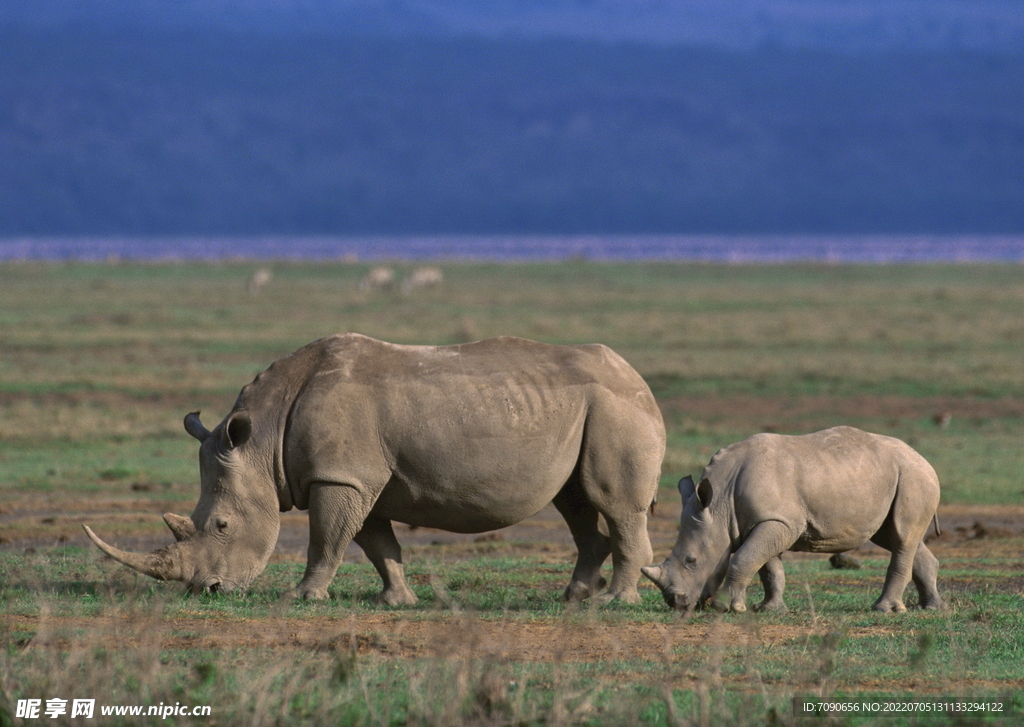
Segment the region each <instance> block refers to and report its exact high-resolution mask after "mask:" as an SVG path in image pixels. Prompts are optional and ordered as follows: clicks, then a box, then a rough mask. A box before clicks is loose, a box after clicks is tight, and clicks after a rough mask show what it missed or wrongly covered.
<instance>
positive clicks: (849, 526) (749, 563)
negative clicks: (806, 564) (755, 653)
mask: <svg viewBox="0 0 1024 727" xmlns="http://www.w3.org/2000/svg"><path fill="white" fill-rule="evenodd" d="M679 492H680V495H681V496H682V498H683V503H684V504H683V511H682V516H681V518H680V524H679V535H678V538H677V539H676V544H675V547H674V548H673V549H672V553H671V554H670V555H669V556H668V558H666V559H665V561H664V563H662V564H661V565H660V566H651V567H648V568H644V569H643V573H644V575H646V576H647V577H648V578H650V579H651V580H652V581H654V583H655V584H657V586H658V587H659V588H660V589H661V592H662V595H663V596H664V597H665V601H666V602H667V603H668V604H669V606H671V607H673V608H676V609H682V610H686V611H690V610H693V609H694V608H695V607H697V606H698V605H703V604H704V603H705V602H706V601H708V600H710V605H711V606H712V607H713V608H715V609H718V610H722V611H729V610H731V611H746V609H747V606H746V589H747V584H748V583H749V582H750V580H751V578H752V577H753V575H754V573H758V575H759V576H760V578H761V583H762V585H763V586H764V592H765V597H764V601H763V602H762V603H760V604H759V605H758V606H756V607H755V610H765V611H770V610H776V609H779V610H781V609H784V608H785V604H784V602H783V600H782V592H783V589H784V588H785V582H786V578H785V572H784V571H783V567H782V560H781V555H782V553H783V552H785V551H787V550H795V551H810V552H816V553H841V552H844V551H847V550H852V549H853V548H856V547H858V546H860V545H863V544H864V543H865V542H867V541H868V540H870V541H871V542H873V543H875V544H877V545H880V546H882V547H883V548H886V549H888V550H889V551H891V552H892V558H891V560H890V563H889V569H888V572H887V573H886V577H885V585H884V586H883V588H882V595H881V596H880V597H879V598H878V600H877V601H875V604H874V606H873V608H874V610H876V611H906V610H907V609H906V606H904V605H903V591H904V590H905V589H906V587H907V584H908V583H909V582H910V580H911V579H913V581H914V585H915V586H917V591H918V594H919V596H920V605H921V607H922V608H929V609H939V608H942V607H943V601H942V598H941V597H940V596H939V592H938V589H937V586H936V577H937V574H938V569H939V562H938V560H937V559H936V558H935V556H934V555H932V553H931V551H930V550H928V548H927V546H925V544H924V536H925V533H926V532H927V530H928V527H929V524H930V523H932V522H933V521H934V522H935V523H936V527H938V520H937V518H936V516H935V510H936V507H937V506H938V504H939V479H938V477H937V476H936V474H935V470H934V469H932V467H931V465H930V464H928V462H927V461H926V460H925V459H924V457H922V456H921V455H920V454H918V453H917V452H915V451H914V450H913V449H911V448H910V446H909V445H907V444H906V443H904V442H902V441H900V440H898V439H894V438H892V437H886V436H882V435H879V434H871V433H869V432H863V431H861V430H859V429H855V428H853V427H833V428H832V429H825V430H824V431H820V432H815V433H813V434H805V435H802V436H786V435H781V434H755V435H754V436H752V437H749V438H747V439H744V440H743V441H741V442H737V443H736V444H733V445H730V446H728V447H725V448H724V449H721V450H719V451H718V453H717V454H715V456H714V457H712V458H711V461H710V462H709V463H708V465H707V467H705V468H704V472H703V473H702V474H701V479H700V483H699V484H697V485H694V483H693V479H692V478H690V477H684V478H683V479H682V480H680V481H679ZM720 590H721V592H719V591H720Z"/></svg>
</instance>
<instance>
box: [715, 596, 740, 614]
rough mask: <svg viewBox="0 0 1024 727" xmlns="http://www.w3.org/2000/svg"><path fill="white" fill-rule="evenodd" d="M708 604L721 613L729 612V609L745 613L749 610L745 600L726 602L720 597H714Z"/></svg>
mask: <svg viewBox="0 0 1024 727" xmlns="http://www.w3.org/2000/svg"><path fill="white" fill-rule="evenodd" d="M708 606H709V607H710V608H711V609H712V610H714V611H718V612H719V613H728V612H729V611H732V612H733V613H745V612H746V610H747V604H745V603H744V602H743V601H733V602H732V603H726V602H725V601H722V600H720V599H718V598H715V599H713V600H712V601H711V603H709V604H708Z"/></svg>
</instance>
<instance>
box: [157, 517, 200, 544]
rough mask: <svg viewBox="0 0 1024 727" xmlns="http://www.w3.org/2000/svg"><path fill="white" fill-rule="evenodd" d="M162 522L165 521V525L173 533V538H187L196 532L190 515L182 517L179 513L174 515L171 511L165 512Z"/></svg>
mask: <svg viewBox="0 0 1024 727" xmlns="http://www.w3.org/2000/svg"><path fill="white" fill-rule="evenodd" d="M164 522H165V523H167V527H169V528H170V529H171V532H172V533H174V539H175V540H177V541H182V540H188V539H189V538H191V537H192V536H193V535H195V534H196V526H195V523H193V522H192V518H190V517H182V516H181V515H175V514H174V513H173V512H165V513H164Z"/></svg>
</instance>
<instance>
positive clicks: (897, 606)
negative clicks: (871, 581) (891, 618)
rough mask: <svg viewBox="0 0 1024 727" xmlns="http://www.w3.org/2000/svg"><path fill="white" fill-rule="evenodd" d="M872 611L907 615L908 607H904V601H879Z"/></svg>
mask: <svg viewBox="0 0 1024 727" xmlns="http://www.w3.org/2000/svg"><path fill="white" fill-rule="evenodd" d="M871 610H872V611H881V612H883V613H906V610H907V607H906V606H904V605H903V602H902V601H883V600H882V599H879V600H878V601H877V602H876V603H875V605H874V606H872V607H871Z"/></svg>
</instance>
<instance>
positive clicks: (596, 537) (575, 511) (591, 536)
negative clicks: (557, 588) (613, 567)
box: [554, 483, 612, 601]
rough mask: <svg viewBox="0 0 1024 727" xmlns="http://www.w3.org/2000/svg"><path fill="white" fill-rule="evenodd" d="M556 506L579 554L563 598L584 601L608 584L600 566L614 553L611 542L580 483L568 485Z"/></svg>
mask: <svg viewBox="0 0 1024 727" xmlns="http://www.w3.org/2000/svg"><path fill="white" fill-rule="evenodd" d="M554 505H555V508H556V509H557V510H558V512H559V513H560V514H561V515H562V517H563V518H565V523H566V525H568V526H569V532H571V533H572V539H573V542H574V543H575V544H576V550H577V553H578V555H577V557H576V567H575V568H573V571H572V578H571V579H570V580H569V585H568V586H566V589H565V593H564V598H565V600H566V601H583V600H585V599H587V598H590V597H591V596H594V595H596V594H597V593H598V591H600V590H601V589H602V588H604V587H605V586H606V585H607V582H606V581H605V579H604V578H602V577H601V566H602V565H603V564H604V562H605V560H607V558H608V555H609V554H610V553H611V552H612V549H611V539H610V538H609V537H608V536H607V535H605V534H604V533H602V532H601V531H600V530H599V529H598V526H597V523H598V512H597V508H595V507H594V506H593V505H592V504H590V502H588V501H587V499H586V498H585V497H583V493H582V491H581V490H580V488H579V486H578V485H577V484H575V483H570V484H569V485H566V487H565V488H564V489H563V490H562V491H561V492H559V493H558V495H557V496H556V497H555V499H554Z"/></svg>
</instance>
